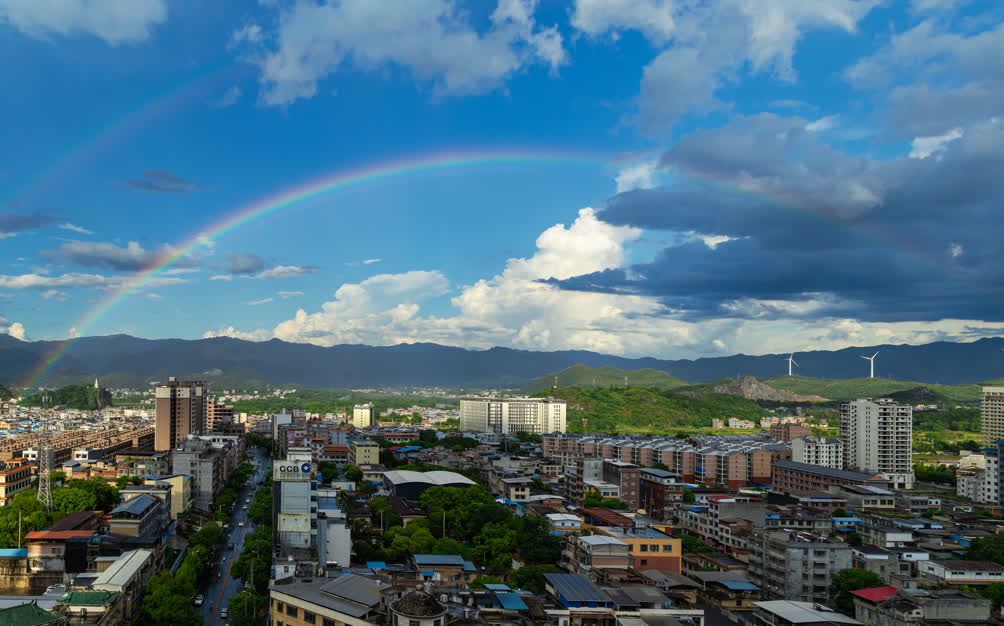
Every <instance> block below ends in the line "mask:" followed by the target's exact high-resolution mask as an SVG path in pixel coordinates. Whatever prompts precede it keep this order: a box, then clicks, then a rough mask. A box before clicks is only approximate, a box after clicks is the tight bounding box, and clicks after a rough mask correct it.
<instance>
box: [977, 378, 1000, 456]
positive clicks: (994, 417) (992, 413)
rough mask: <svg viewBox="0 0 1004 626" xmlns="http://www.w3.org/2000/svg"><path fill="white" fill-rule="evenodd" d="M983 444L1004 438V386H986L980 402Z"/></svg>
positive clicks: (988, 444) (990, 443) (989, 443)
mask: <svg viewBox="0 0 1004 626" xmlns="http://www.w3.org/2000/svg"><path fill="white" fill-rule="evenodd" d="M980 427H981V430H982V434H983V445H984V446H990V445H993V443H994V442H995V441H998V440H1001V439H1004V387H984V388H983V398H982V401H981V402H980Z"/></svg>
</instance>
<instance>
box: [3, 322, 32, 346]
mask: <svg viewBox="0 0 1004 626" xmlns="http://www.w3.org/2000/svg"><path fill="white" fill-rule="evenodd" d="M7 334H8V335H10V336H11V337H13V338H15V339H20V340H21V341H28V331H26V330H25V329H24V324H22V323H21V322H14V323H13V324H11V325H10V326H8V327H7Z"/></svg>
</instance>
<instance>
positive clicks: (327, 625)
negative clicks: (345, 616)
mask: <svg viewBox="0 0 1004 626" xmlns="http://www.w3.org/2000/svg"><path fill="white" fill-rule="evenodd" d="M322 623H323V625H324V626H335V620H333V619H328V618H326V617H325V618H324V620H322Z"/></svg>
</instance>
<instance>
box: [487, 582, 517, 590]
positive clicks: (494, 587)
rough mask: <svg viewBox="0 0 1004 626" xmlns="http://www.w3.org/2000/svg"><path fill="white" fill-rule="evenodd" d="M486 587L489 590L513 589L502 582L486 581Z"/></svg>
mask: <svg viewBox="0 0 1004 626" xmlns="http://www.w3.org/2000/svg"><path fill="white" fill-rule="evenodd" d="M485 589H487V590H489V591H512V587H510V586H509V585H503V584H501V583H486V584H485Z"/></svg>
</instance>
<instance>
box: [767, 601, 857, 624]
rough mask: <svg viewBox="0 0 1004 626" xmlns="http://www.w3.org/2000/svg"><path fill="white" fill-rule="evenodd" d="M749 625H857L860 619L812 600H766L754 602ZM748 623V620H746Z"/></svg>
mask: <svg viewBox="0 0 1004 626" xmlns="http://www.w3.org/2000/svg"><path fill="white" fill-rule="evenodd" d="M753 604H754V605H756V609H755V610H754V611H753V620H752V622H751V623H750V626H858V625H860V624H861V622H860V621H858V620H856V619H854V618H853V617H848V616H846V615H844V614H843V613H837V612H836V611H834V610H833V609H831V608H829V607H826V606H823V605H822V604H817V603H814V602H799V601H797V600H766V601H761V602H754V603H753ZM748 623H749V622H748Z"/></svg>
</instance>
